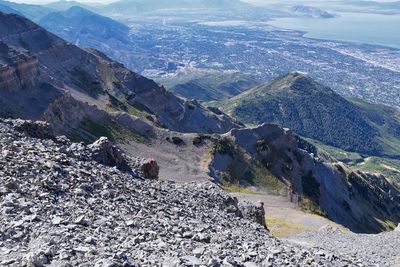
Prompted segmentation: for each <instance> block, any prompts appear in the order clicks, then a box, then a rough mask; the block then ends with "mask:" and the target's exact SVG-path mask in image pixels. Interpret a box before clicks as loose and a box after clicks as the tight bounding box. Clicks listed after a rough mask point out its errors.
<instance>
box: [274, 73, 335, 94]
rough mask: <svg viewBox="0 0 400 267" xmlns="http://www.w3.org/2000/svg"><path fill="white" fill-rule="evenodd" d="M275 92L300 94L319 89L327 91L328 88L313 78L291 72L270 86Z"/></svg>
mask: <svg viewBox="0 0 400 267" xmlns="http://www.w3.org/2000/svg"><path fill="white" fill-rule="evenodd" d="M269 87H272V88H275V89H277V90H292V91H301V92H307V91H308V92H310V91H318V90H321V89H325V90H329V91H331V90H330V89H329V88H327V87H325V86H323V85H322V84H319V83H318V82H316V81H315V80H314V79H313V78H311V77H310V76H308V75H307V74H305V73H302V72H292V73H289V74H287V75H285V76H283V77H282V78H279V79H277V80H275V82H274V83H272V86H269Z"/></svg>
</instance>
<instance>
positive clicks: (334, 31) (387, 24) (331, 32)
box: [268, 13, 400, 48]
mask: <svg viewBox="0 0 400 267" xmlns="http://www.w3.org/2000/svg"><path fill="white" fill-rule="evenodd" d="M338 15H339V16H338V17H336V18H331V19H323V18H280V19H276V20H273V21H269V22H268V24H270V25H272V26H275V27H278V28H284V29H291V30H299V31H305V32H306V34H305V36H306V37H310V38H317V39H325V40H338V41H350V42H357V43H365V44H379V45H384V46H390V47H395V48H400V15H381V14H363V13H338Z"/></svg>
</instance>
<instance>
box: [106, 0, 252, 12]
mask: <svg viewBox="0 0 400 267" xmlns="http://www.w3.org/2000/svg"><path fill="white" fill-rule="evenodd" d="M248 6H250V5H248V4H246V3H244V2H242V1H240V0H121V1H117V2H114V3H111V4H109V5H106V6H104V7H103V8H101V10H102V11H103V12H105V13H107V14H111V13H117V14H119V15H121V14H129V13H130V12H134V13H135V12H148V11H155V10H163V9H198V8H228V9H229V8H237V7H248Z"/></svg>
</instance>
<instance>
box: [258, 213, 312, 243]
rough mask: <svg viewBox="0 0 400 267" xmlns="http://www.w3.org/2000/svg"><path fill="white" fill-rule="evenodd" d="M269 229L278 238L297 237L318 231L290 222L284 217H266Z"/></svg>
mask: <svg viewBox="0 0 400 267" xmlns="http://www.w3.org/2000/svg"><path fill="white" fill-rule="evenodd" d="M265 220H266V222H267V227H268V229H269V230H270V231H271V233H272V234H273V235H274V236H275V237H277V238H283V237H291V236H296V235H298V234H300V233H304V232H313V231H316V230H317V229H314V228H312V227H307V226H304V225H301V224H298V223H293V222H290V221H288V220H286V219H284V218H282V217H277V216H266V217H265Z"/></svg>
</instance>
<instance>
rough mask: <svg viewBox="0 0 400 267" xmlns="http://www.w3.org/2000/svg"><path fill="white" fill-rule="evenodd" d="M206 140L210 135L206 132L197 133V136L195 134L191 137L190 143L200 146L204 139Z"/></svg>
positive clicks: (210, 138) (209, 138)
mask: <svg viewBox="0 0 400 267" xmlns="http://www.w3.org/2000/svg"><path fill="white" fill-rule="evenodd" d="M206 140H212V136H211V135H207V134H199V135H198V136H195V137H194V138H193V141H192V143H193V145H195V146H201V145H203V144H204V141H206Z"/></svg>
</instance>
